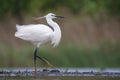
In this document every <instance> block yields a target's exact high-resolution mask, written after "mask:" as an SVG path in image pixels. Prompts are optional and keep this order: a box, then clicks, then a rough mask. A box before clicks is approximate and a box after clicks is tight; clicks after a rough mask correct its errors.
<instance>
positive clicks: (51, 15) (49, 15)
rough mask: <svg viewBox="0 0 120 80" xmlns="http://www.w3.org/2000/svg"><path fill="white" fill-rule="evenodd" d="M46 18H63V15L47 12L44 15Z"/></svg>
mask: <svg viewBox="0 0 120 80" xmlns="http://www.w3.org/2000/svg"><path fill="white" fill-rule="evenodd" d="M44 17H46V18H51V19H54V18H64V17H63V16H58V15H56V14H53V13H49V14H47V15H46V16H44Z"/></svg>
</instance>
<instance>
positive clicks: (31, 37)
mask: <svg viewBox="0 0 120 80" xmlns="http://www.w3.org/2000/svg"><path fill="white" fill-rule="evenodd" d="M52 15H54V16H53V17H51V16H52ZM55 16H56V15H55V14H52V13H49V14H48V15H47V16H45V18H46V20H47V23H48V24H49V25H50V26H51V27H52V28H53V30H52V29H51V28H50V27H49V26H46V25H44V24H30V25H16V28H17V32H16V33H15V37H18V38H21V39H23V40H26V41H30V42H32V43H33V44H34V45H35V46H37V47H39V46H40V45H41V44H44V43H47V42H49V41H51V43H52V44H53V45H54V47H55V46H57V45H58V44H59V42H60V39H61V30H60V28H59V26H58V24H57V23H56V22H54V21H53V20H52V19H53V18H56V17H55Z"/></svg>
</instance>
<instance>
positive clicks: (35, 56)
mask: <svg viewBox="0 0 120 80" xmlns="http://www.w3.org/2000/svg"><path fill="white" fill-rule="evenodd" d="M37 52H38V48H35V51H34V67H35V75H36V74H37V70H36V59H37Z"/></svg>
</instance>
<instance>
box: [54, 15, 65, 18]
mask: <svg viewBox="0 0 120 80" xmlns="http://www.w3.org/2000/svg"><path fill="white" fill-rule="evenodd" d="M55 17H56V18H64V17H63V16H58V15H56V16H55Z"/></svg>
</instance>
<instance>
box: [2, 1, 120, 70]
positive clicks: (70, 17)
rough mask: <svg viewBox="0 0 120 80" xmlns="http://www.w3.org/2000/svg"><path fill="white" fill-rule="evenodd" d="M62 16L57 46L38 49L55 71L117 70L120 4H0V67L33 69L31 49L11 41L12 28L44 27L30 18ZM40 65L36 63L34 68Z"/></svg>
mask: <svg viewBox="0 0 120 80" xmlns="http://www.w3.org/2000/svg"><path fill="white" fill-rule="evenodd" d="M50 12H52V13H55V14H58V15H63V16H64V17H65V18H64V19H57V20H55V21H56V22H57V23H58V24H59V25H60V27H61V30H62V40H61V42H60V45H59V46H58V47H56V48H52V47H51V45H50V44H47V45H43V46H41V48H40V49H39V56H41V57H45V58H47V59H48V60H49V61H50V62H51V63H52V64H53V65H55V66H56V67H100V68H108V67H109V68H110V67H114V68H119V67H120V0H0V67H1V68H2V67H33V51H34V47H33V45H32V44H31V43H29V42H26V41H23V40H20V39H18V38H15V37H14V33H15V31H16V29H15V26H16V24H21V25H22V24H26V25H27V24H38V23H43V24H47V23H46V21H45V20H44V19H43V20H40V21H34V20H33V19H32V17H38V16H44V15H46V14H47V13H50ZM40 66H41V62H40V61H38V67H40Z"/></svg>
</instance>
